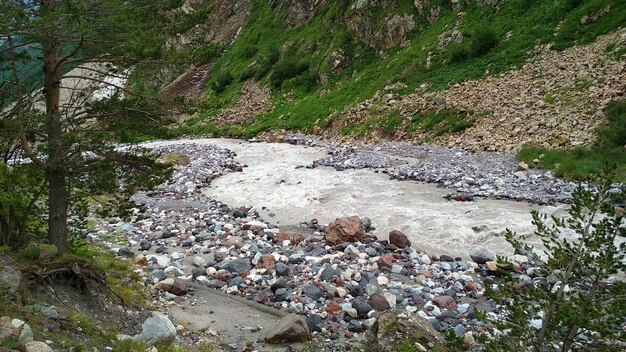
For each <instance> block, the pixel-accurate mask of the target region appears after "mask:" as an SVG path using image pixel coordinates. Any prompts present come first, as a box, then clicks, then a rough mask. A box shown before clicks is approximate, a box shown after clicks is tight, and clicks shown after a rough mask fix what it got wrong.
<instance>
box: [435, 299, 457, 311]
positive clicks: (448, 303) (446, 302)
mask: <svg viewBox="0 0 626 352" xmlns="http://www.w3.org/2000/svg"><path fill="white" fill-rule="evenodd" d="M433 303H435V304H436V305H438V306H439V307H441V308H445V309H447V310H455V309H456V301H455V300H454V298H452V297H450V296H437V297H435V298H433Z"/></svg>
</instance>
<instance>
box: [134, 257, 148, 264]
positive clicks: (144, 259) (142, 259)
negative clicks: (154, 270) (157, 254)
mask: <svg viewBox="0 0 626 352" xmlns="http://www.w3.org/2000/svg"><path fill="white" fill-rule="evenodd" d="M137 265H141V266H146V265H148V259H147V258H146V257H141V258H139V260H138V261H137Z"/></svg>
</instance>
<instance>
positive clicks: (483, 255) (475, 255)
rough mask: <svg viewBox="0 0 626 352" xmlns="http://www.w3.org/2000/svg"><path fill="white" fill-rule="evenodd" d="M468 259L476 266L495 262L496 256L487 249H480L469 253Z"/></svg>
mask: <svg viewBox="0 0 626 352" xmlns="http://www.w3.org/2000/svg"><path fill="white" fill-rule="evenodd" d="M470 258H472V260H473V261H474V262H475V263H476V264H485V263H486V262H491V261H494V260H496V254H495V253H493V252H492V251H490V250H489V249H487V248H484V247H480V248H476V249H474V250H473V251H471V252H470Z"/></svg>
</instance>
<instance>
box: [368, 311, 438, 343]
mask: <svg viewBox="0 0 626 352" xmlns="http://www.w3.org/2000/svg"><path fill="white" fill-rule="evenodd" d="M416 336H419V340H418V341H419V346H418V345H415V346H412V347H414V348H411V351H413V350H415V351H426V349H425V348H424V346H429V349H428V350H429V351H445V350H446V348H445V340H444V338H443V336H442V335H441V334H440V333H439V332H437V331H435V330H434V329H433V328H432V327H431V326H430V324H429V322H428V321H427V320H426V319H423V318H420V317H415V318H408V317H407V316H406V314H402V313H398V312H387V313H383V314H381V315H380V316H379V317H378V320H376V322H375V323H374V324H373V325H372V327H371V328H370V329H369V330H368V332H367V346H368V349H367V350H368V351H381V352H392V351H398V350H401V346H400V345H401V344H403V343H404V342H405V341H412V342H418V341H416ZM403 346H404V345H403Z"/></svg>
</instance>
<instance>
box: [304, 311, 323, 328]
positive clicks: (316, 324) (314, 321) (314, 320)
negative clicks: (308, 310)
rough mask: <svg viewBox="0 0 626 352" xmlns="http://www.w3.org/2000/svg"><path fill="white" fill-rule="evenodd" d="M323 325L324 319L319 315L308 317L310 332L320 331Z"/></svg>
mask: <svg viewBox="0 0 626 352" xmlns="http://www.w3.org/2000/svg"><path fill="white" fill-rule="evenodd" d="M321 323H322V317H320V316H319V315H317V314H311V315H309V316H308V317H306V325H307V327H308V328H309V331H320V330H321V329H320V324H321Z"/></svg>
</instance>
